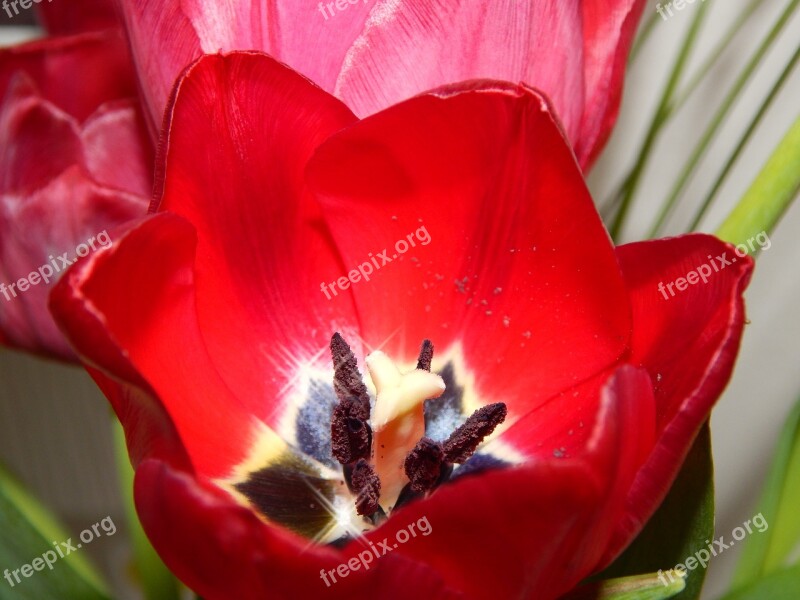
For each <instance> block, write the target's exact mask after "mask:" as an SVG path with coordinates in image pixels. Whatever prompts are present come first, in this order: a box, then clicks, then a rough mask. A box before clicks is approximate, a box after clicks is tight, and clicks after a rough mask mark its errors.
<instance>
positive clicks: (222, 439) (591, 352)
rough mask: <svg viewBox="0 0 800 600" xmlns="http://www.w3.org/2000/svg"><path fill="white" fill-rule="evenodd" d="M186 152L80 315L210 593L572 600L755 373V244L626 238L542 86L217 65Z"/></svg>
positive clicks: (78, 301)
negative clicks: (371, 100) (603, 206)
mask: <svg viewBox="0 0 800 600" xmlns="http://www.w3.org/2000/svg"><path fill="white" fill-rule="evenodd" d="M157 165H158V166H157V184H156V190H157V191H156V198H155V200H154V202H153V204H152V206H151V214H150V215H148V216H146V217H144V218H142V219H141V220H139V221H137V222H136V223H134V224H133V225H132V226H131V227H130V229H129V230H128V231H127V233H125V234H124V235H122V236H120V237H119V238H118V239H117V240H115V243H114V245H113V246H111V247H110V248H107V249H103V250H101V251H99V252H97V253H95V254H93V255H92V256H91V257H89V258H87V259H86V260H83V261H81V262H80V263H78V264H77V265H75V266H74V267H73V268H71V269H70V271H68V273H67V275H66V276H65V277H64V278H63V279H62V280H61V282H60V283H59V284H58V287H57V288H56V289H55V291H54V293H53V294H52V296H51V309H52V311H53V313H54V315H55V317H56V320H57V322H58V323H59V325H60V326H61V328H62V330H63V331H64V333H65V334H66V336H67V338H68V339H69V341H70V342H71V344H72V346H73V347H74V348H75V350H76V352H77V353H78V354H79V356H80V357H81V359H82V361H83V362H84V364H85V365H86V367H87V369H88V370H89V371H90V373H91V374H92V376H93V377H94V379H95V380H96V382H97V383H98V384H99V386H100V387H101V388H102V390H103V391H104V393H105V394H106V395H107V396H108V398H109V399H110V401H111V403H112V404H113V407H114V409H115V411H116V414H117V416H118V417H119V419H120V420H121V421H122V424H123V426H124V428H125V433H126V437H127V442H128V448H129V452H130V456H131V458H132V461H133V463H134V466H135V469H136V479H135V500H136V506H137V509H138V512H139V516H140V518H141V520H142V523H143V525H144V528H145V530H146V532H147V534H148V536H149V537H150V539H151V541H152V542H153V544H154V546H155V548H156V549H157V550H158V552H159V554H160V555H161V556H162V557H163V559H164V560H165V562H166V564H167V565H168V566H169V567H170V568H171V569H172V570H173V571H174V572H175V573H176V574H177V575H178V576H179V577H180V578H181V579H182V580H183V581H184V582H185V583H186V584H187V585H189V586H190V587H191V588H192V589H193V590H195V591H196V592H197V593H198V594H199V595H201V596H202V597H203V598H206V599H227V598H237V599H249V598H253V599H256V598H259V599H261V598H287V599H289V598H343V599H344V598H347V599H353V598H390V599H391V598H398V599H399V598H409V597H420V598H426V599H427V598H475V599H483V598H537V599H547V598H557V597H558V596H560V595H562V594H564V593H566V592H568V591H569V590H571V589H573V588H574V587H575V586H576V585H578V584H579V583H580V582H581V581H582V580H584V579H585V578H586V577H588V576H590V575H591V574H593V573H596V572H598V571H599V570H601V569H602V568H603V567H604V566H606V565H608V564H609V563H610V562H611V561H612V560H613V559H614V558H615V557H616V556H617V555H618V554H619V553H620V552H621V551H622V550H623V549H624V548H625V547H626V546H627V545H628V544H629V543H630V541H631V540H632V539H633V538H634V537H635V536H636V535H637V533H638V532H639V531H640V530H641V529H642V527H643V525H644V523H645V522H646V521H647V519H648V518H649V517H650V516H651V515H652V513H653V512H654V511H655V509H656V508H657V507H658V505H659V503H660V502H661V501H662V499H663V498H664V496H665V495H666V493H667V491H668V490H669V488H670V486H671V483H672V481H673V480H674V478H675V476H676V474H677V472H678V470H679V469H680V467H681V464H682V462H683V459H684V457H685V456H686V454H687V452H688V450H689V448H690V447H691V445H692V442H693V440H694V438H695V436H696V434H697V432H698V431H699V429H700V427H701V425H702V424H703V423H704V422H705V421H706V419H707V418H708V415H709V412H710V410H711V408H712V406H713V404H714V402H715V401H716V399H717V398H718V397H719V395H720V393H721V391H722V389H723V388H724V386H725V385H726V383H727V381H728V379H729V377H730V374H731V370H732V367H733V362H734V359H735V356H736V353H737V350H738V347H739V342H740V338H741V334H742V329H743V324H744V319H745V316H744V306H743V300H742V293H743V291H744V288H745V287H746V285H747V283H748V281H749V278H750V274H751V271H752V260H751V259H750V258H747V257H744V258H741V257H738V256H736V255H734V253H733V247H732V246H730V245H728V244H725V243H723V242H721V241H719V240H718V239H716V238H714V237H712V236H708V235H700V234H693V235H684V236H680V237H675V238H670V239H663V240H655V241H647V242H640V243H633V244H628V245H624V246H620V247H616V248H615V247H614V246H613V244H612V242H611V241H610V238H609V236H608V234H607V232H606V230H605V228H604V226H603V224H602V221H601V219H600V218H599V216H598V214H597V212H596V209H595V207H594V204H593V202H592V199H591V197H590V195H589V193H588V191H587V188H586V186H585V183H584V181H583V178H582V175H581V168H580V166H579V162H578V160H577V159H576V155H575V154H574V153H573V150H572V149H571V146H570V145H569V143H568V142H567V138H566V135H565V133H564V129H563V128H562V126H561V124H560V122H559V120H558V118H557V116H556V114H555V111H554V109H553V108H552V106H551V103H550V101H549V100H548V99H547V98H546V97H545V96H544V95H543V94H541V93H540V92H538V91H536V90H535V89H532V88H529V87H527V86H525V85H522V84H519V85H517V84H509V83H503V82H500V81H493V80H473V81H469V82H465V83H460V84H457V85H450V86H447V87H442V88H439V89H436V90H434V91H430V92H427V93H424V94H422V95H419V96H416V97H414V98H411V99H408V100H405V101H402V102H400V103H398V104H394V105H392V106H390V107H388V108H386V109H385V110H382V111H379V112H377V113H375V114H373V115H371V116H368V117H366V118H364V119H363V120H359V119H358V118H357V117H356V116H354V114H353V112H351V110H350V109H349V108H348V107H347V106H346V105H345V104H344V103H342V102H341V101H340V100H338V99H336V98H335V97H334V96H332V95H330V94H328V93H327V92H325V91H323V89H321V88H320V87H317V86H316V85H314V84H313V83H311V82H310V81H309V80H307V79H305V78H304V77H302V76H301V75H299V74H298V73H296V72H295V71H293V70H291V69H290V68H288V67H287V66H285V65H283V64H281V63H279V62H277V61H276V60H274V59H273V58H271V57H269V56H267V55H265V54H260V53H257V52H233V53H229V54H219V55H209V56H205V57H203V58H201V59H199V60H198V61H197V62H195V63H194V64H193V65H192V66H190V67H189V68H188V69H187V70H186V71H185V72H184V73H183V74H182V75H181V77H180V78H179V80H178V82H177V84H176V85H175V88H174V91H173V94H172V98H171V101H170V103H169V106H168V109H167V119H166V122H165V127H164V133H163V137H162V141H161V144H160V156H159V158H158V163H157ZM718 256H722V257H725V256H727V257H728V260H730V258H731V257H735V260H732V261H730V264H728V265H727V266H726V268H724V269H720V270H719V271H718V272H716V273H715V274H714V276H713V278H711V279H709V281H708V283H707V284H705V285H697V286H691V287H689V288H688V289H686V290H685V291H683V292H682V293H680V294H678V295H676V296H675V297H671V298H669V299H665V296H664V295H663V294H662V293H661V292H660V291H659V289H658V286H659V283H660V282H665V281H673V280H675V279H677V278H678V277H680V276H682V275H684V274H686V273H687V271H689V270H691V269H692V268H694V266H696V265H697V264H699V263H704V262H708V261H709V257H718ZM668 566H669V565H665V567H668Z"/></svg>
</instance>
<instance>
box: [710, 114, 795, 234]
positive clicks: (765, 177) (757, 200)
mask: <svg viewBox="0 0 800 600" xmlns="http://www.w3.org/2000/svg"><path fill="white" fill-rule="evenodd" d="M798 192H800V115H798V117H797V119H796V120H795V122H794V124H793V125H792V126H791V127H790V128H789V131H788V132H787V133H786V135H785V136H784V138H783V139H782V140H781V141H780V143H779V144H778V146H777V147H776V148H775V150H774V151H773V152H772V155H771V156H770V157H769V159H768V160H767V163H766V164H765V165H764V167H763V168H762V169H761V172H759V174H758V176H757V177H756V178H755V180H754V181H753V183H752V185H751V186H750V188H749V189H748V190H747V192H745V194H744V196H742V199H741V200H740V201H739V203H738V204H737V205H736V208H734V209H733V211H732V212H731V214H730V215H728V218H727V219H725V222H724V223H723V224H722V226H721V227H720V228H719V229H717V232H716V235H717V237H719V238H720V239H723V240H725V241H726V242H730V243H732V244H741V243H743V242H745V241H747V240H748V239H752V238H753V237H754V236H756V235H758V234H759V233H761V232H764V231H765V232H767V233H769V232H771V231H772V230H773V229H774V228H775V225H776V224H777V223H778V221H779V220H780V218H781V217H782V216H783V214H784V213H785V212H786V210H787V209H788V208H789V206H790V205H791V203H792V201H793V200H794V198H795V197H796V196H797V194H798Z"/></svg>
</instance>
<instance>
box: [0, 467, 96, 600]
mask: <svg viewBox="0 0 800 600" xmlns="http://www.w3.org/2000/svg"><path fill="white" fill-rule="evenodd" d="M0 531H2V536H0V571H2V573H0V575H2V577H3V578H2V579H0V600H28V599H29V600H41V599H42V598H59V600H107V599H108V598H110V595H109V593H108V590H107V587H106V585H105V584H104V583H103V580H102V579H101V577H100V576H99V575H98V573H97V571H95V570H94V568H93V567H92V566H91V564H90V563H89V562H88V561H87V558H86V555H85V553H84V554H82V553H81V550H79V549H76V550H75V551H72V552H70V553H69V554H68V555H66V556H64V558H61V557H60V556H58V554H57V553H56V552H55V549H54V542H55V543H58V544H59V545H60V544H61V542H67V541H69V540H70V539H71V538H72V540H73V541H72V544H75V542H74V539H75V536H74V535H72V534H70V533H68V532H67V531H66V530H65V529H64V528H62V527H61V526H60V525H59V524H58V523H57V522H56V520H55V518H54V517H53V516H52V515H51V514H50V512H49V511H48V510H47V509H46V508H45V507H44V506H42V504H40V503H39V501H38V500H36V499H35V498H34V497H33V496H31V494H30V493H29V492H27V491H26V490H25V489H24V488H23V487H22V485H21V484H20V483H19V482H18V481H16V480H15V479H14V478H13V477H12V476H11V475H10V474H9V473H8V472H7V471H6V470H5V469H3V468H2V467H0ZM45 553H49V554H48V555H47V559H48V561H49V563H50V564H51V565H52V568H49V567H48V566H47V564H46V563H44V560H37V565H36V566H39V567H40V570H39V571H36V570H33V569H34V567H32V566H29V567H26V568H25V571H26V572H28V574H29V577H25V576H24V573H23V572H22V569H23V565H32V563H33V561H34V559H41V558H42V557H43V555H45ZM6 573H7V574H6ZM17 578H19V582H17ZM12 583H13V585H12Z"/></svg>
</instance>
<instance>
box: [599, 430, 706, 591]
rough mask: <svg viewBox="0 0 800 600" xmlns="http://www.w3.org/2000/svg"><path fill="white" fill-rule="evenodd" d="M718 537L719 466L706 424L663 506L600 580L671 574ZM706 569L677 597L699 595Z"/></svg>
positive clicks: (692, 575)
mask: <svg viewBox="0 0 800 600" xmlns="http://www.w3.org/2000/svg"><path fill="white" fill-rule="evenodd" d="M713 535H714V466H713V462H712V459H711V434H710V432H709V428H708V423H706V424H705V425H704V426H703V428H702V429H701V430H700V433H699V434H698V435H697V439H696V440H695V442H694V445H693V446H692V449H691V450H690V451H689V454H688V456H687V457H686V461H685V462H684V464H683V468H682V469H681V472H680V473H679V474H678V477H677V479H676V480H675V483H674V484H673V485H672V489H671V490H670V491H669V494H667V497H666V498H665V499H664V502H663V503H662V504H661V506H660V507H659V509H658V510H657V511H656V513H655V514H654V515H653V517H652V518H651V519H650V520H649V521H648V522H647V525H646V526H645V528H644V529H643V530H642V532H641V533H640V534H639V536H638V537H637V538H636V539H635V540H634V541H633V543H632V544H631V545H630V546H629V547H628V549H627V550H625V552H624V553H623V554H622V555H621V556H620V557H619V558H617V560H615V561H614V563H613V564H612V565H611V566H610V567H608V568H607V569H606V570H605V571H603V572H602V573H601V574H600V575H599V578H600V579H610V578H615V577H623V576H626V575H636V574H638V573H652V572H656V571H659V570H663V572H666V571H667V570H668V569H673V568H674V567H676V566H677V565H683V564H684V563H685V562H686V559H687V558H689V557H691V556H694V554H695V552H697V551H699V550H702V549H705V548H707V547H708V542H706V540H710V539H711V538H712V537H713ZM705 576H706V570H705V568H704V567H702V566H701V565H697V566H696V567H695V568H694V569H689V570H688V577H687V579H686V589H685V590H684V591H683V592H681V593H679V594H678V595H677V596H675V597H676V598H677V599H679V600H694V599H695V598H698V597H699V596H700V590H701V589H702V587H703V580H704V579H705Z"/></svg>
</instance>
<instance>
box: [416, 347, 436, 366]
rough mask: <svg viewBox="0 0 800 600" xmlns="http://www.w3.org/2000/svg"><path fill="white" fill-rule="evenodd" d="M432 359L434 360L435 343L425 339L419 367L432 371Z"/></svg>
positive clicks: (418, 361)
mask: <svg viewBox="0 0 800 600" xmlns="http://www.w3.org/2000/svg"><path fill="white" fill-rule="evenodd" d="M431 361H433V344H432V343H431V341H430V340H425V341H423V342H422V349H421V350H420V351H419V358H418V359H417V368H418V369H420V370H422V371H430V370H431Z"/></svg>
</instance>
